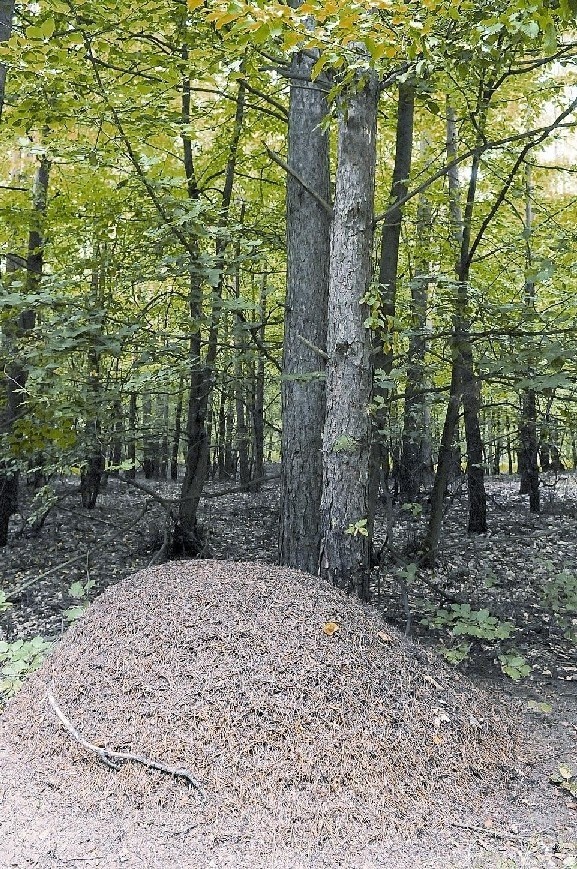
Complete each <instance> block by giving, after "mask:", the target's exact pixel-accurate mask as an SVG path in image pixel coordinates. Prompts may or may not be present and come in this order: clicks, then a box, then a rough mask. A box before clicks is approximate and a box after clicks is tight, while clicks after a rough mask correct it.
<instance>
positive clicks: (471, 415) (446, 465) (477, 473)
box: [422, 99, 487, 566]
mask: <svg viewBox="0 0 577 869" xmlns="http://www.w3.org/2000/svg"><path fill="white" fill-rule="evenodd" d="M482 109H483V111H482V113H481V116H480V119H479V121H478V135H479V136H482V135H483V130H484V126H485V121H486V106H483V107H482ZM456 156H457V126H456V119H455V113H454V110H453V107H452V106H451V105H450V102H449V100H448V99H447V157H448V159H449V162H454V160H455V158H456ZM479 161H480V157H479V155H476V156H475V157H473V161H472V165H471V171H470V177H469V186H468V191H467V199H466V204H465V212H464V213H463V211H462V209H461V203H460V184H459V174H458V169H457V166H456V165H454V166H453V168H452V169H451V170H450V171H449V172H448V173H447V178H448V183H449V211H450V219H451V227H452V235H453V242H454V247H455V250H456V251H457V257H456V262H455V273H456V279H457V280H456V283H457V287H456V294H455V308H454V314H453V340H452V352H453V365H452V372H451V386H450V389H449V401H448V405H447V411H446V415H445V422H444V426H443V435H442V440H441V445H440V448H439V458H438V463H437V472H436V475H435V482H434V485H433V492H432V495H431V513H430V516H429V524H428V528H427V533H426V536H425V540H424V543H423V547H422V561H423V563H424V564H428V565H429V566H433V565H434V563H435V558H436V553H437V548H438V544H439V539H440V533H441V524H442V516H443V501H444V497H445V492H446V488H447V483H448V481H449V475H450V472H451V465H452V452H453V450H452V446H453V442H454V440H455V436H456V434H457V432H458V423H459V410H460V406H461V402H462V403H463V412H464V418H465V436H466V440H467V483H468V493H469V524H468V530H469V532H472V533H481V534H482V533H484V532H486V530H487V507H486V495H485V487H484V474H483V443H482V439H481V430H480V425H479V409H480V390H479V382H478V380H477V378H476V376H475V372H474V360H473V349H472V345H471V337H470V325H469V321H468V315H467V308H468V304H469V278H470V269H471V256H470V241H471V222H472V218H473V209H474V205H475V196H476V190H477V177H478V170H479Z"/></svg>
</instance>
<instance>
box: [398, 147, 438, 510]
mask: <svg viewBox="0 0 577 869" xmlns="http://www.w3.org/2000/svg"><path fill="white" fill-rule="evenodd" d="M426 150H427V145H426V142H425V141H422V143H421V152H422V156H424V152H425V151H426ZM432 229H433V217H432V211H431V206H430V203H429V201H428V198H427V194H426V193H422V194H421V195H420V197H419V203H418V206H417V228H416V231H417V241H416V246H417V250H416V254H415V274H414V276H413V279H412V281H411V331H410V334H409V348H408V354H407V382H406V386H405V405H404V414H403V437H402V452H401V466H400V474H399V477H400V479H399V486H400V495H401V498H402V500H403V501H406V502H409V503H411V502H413V501H416V500H417V499H418V497H419V491H420V488H421V485H422V483H423V482H424V481H425V479H426V476H427V475H428V468H427V466H426V464H425V462H426V460H427V457H426V449H425V447H424V441H425V439H426V438H427V437H428V434H427V417H426V410H427V396H426V367H425V355H426V350H427V338H426V330H427V305H428V292H429V284H428V278H427V275H428V273H429V269H430V266H429V257H428V252H429V249H430V242H431V235H432Z"/></svg>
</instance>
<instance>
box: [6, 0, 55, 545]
mask: <svg viewBox="0 0 577 869" xmlns="http://www.w3.org/2000/svg"><path fill="white" fill-rule="evenodd" d="M5 6H6V4H4V7H5ZM5 11H6V9H5V8H4V9H3V7H2V5H0V41H2V34H3V33H7V34H8V35H7V36H6V37H5V38H8V37H9V31H6V29H4V30H2V29H1V28H2V17H1V16H2V14H3V12H5ZM12 11H13V7H12ZM10 23H11V19H10ZM0 69H1V67H0ZM0 83H1V82H0ZM2 93H3V92H2ZM2 93H0V96H1V95H2ZM0 108H1V103H0ZM49 178H50V163H49V161H48V159H47V158H46V157H45V156H43V157H41V158H40V160H39V163H38V166H37V169H36V174H35V177H34V186H33V191H32V222H31V225H30V230H29V233H28V250H27V256H26V261H25V263H24V262H23V261H22V259H21V258H20V257H10V256H8V257H7V258H6V260H7V261H6V274H7V278H9V276H10V274H11V273H15V272H16V271H18V270H19V269H21V268H22V266H23V265H25V266H26V291H27V292H28V293H34V292H37V291H38V289H39V287H40V282H41V280H42V268H43V264H44V220H45V216H46V202H47V197H48V182H49ZM35 324H36V316H35V313H34V311H33V310H32V309H30V310H24V311H22V312H21V313H20V314H19V316H18V317H17V318H15V319H14V320H13V321H10V320H9V321H7V322H6V323H5V325H4V327H3V330H2V332H3V337H4V339H5V341H6V344H7V350H8V364H7V366H6V371H5V375H6V379H5V407H4V408H3V410H2V411H1V412H0V433H9V432H12V431H13V429H14V426H15V425H16V424H17V423H18V420H19V419H20V418H21V416H22V415H23V413H24V402H25V396H24V388H25V386H26V380H27V378H28V371H27V369H26V366H25V365H24V364H23V362H22V360H21V359H20V358H19V353H20V348H19V347H18V342H19V340H20V339H21V338H22V337H23V336H25V335H26V333H27V332H30V331H32V329H34V326H35ZM18 478H19V474H18V471H17V469H16V468H15V467H11V466H10V464H9V463H6V462H2V463H1V464H0V546H6V544H7V542H8V525H9V522H10V517H11V516H12V515H13V514H14V513H15V512H16V510H17V509H18Z"/></svg>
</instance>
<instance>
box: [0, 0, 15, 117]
mask: <svg viewBox="0 0 577 869" xmlns="http://www.w3.org/2000/svg"><path fill="white" fill-rule="evenodd" d="M15 5H16V4H15V2H14V0H0V43H2V42H8V40H9V39H10V35H11V33H12V20H13V18H14V7H15ZM5 93H6V64H5V63H0V121H1V120H2V110H3V108H4V95H5Z"/></svg>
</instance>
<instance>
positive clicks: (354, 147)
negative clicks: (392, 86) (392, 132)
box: [320, 76, 378, 597]
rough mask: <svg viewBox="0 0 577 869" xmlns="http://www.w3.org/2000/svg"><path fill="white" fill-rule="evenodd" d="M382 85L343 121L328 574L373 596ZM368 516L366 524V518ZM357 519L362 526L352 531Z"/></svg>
mask: <svg viewBox="0 0 577 869" xmlns="http://www.w3.org/2000/svg"><path fill="white" fill-rule="evenodd" d="M377 102H378V86H377V82H376V79H375V78H374V77H373V76H370V77H369V78H368V80H367V81H366V83H365V84H363V85H359V90H358V91H357V92H355V93H353V94H351V95H350V96H349V98H348V101H347V105H346V111H345V112H343V114H342V116H341V118H340V122H339V138H338V152H337V153H338V166H337V175H336V192H335V208H334V220H333V226H332V232H331V265H330V278H329V316H328V332H327V353H328V362H327V386H326V395H327V409H326V420H325V427H324V432H323V491H322V499H321V522H322V529H321V552H320V570H321V574H322V575H323V576H324V577H326V578H327V579H329V580H330V581H331V582H333V583H334V584H335V585H338V586H340V587H341V588H345V589H347V590H350V591H352V590H355V591H356V592H357V593H358V594H360V595H361V597H367V596H368V576H369V554H370V536H369V533H368V527H367V523H368V520H369V515H368V509H369V453H370V423H369V402H370V398H371V380H372V378H371V374H372V372H371V344H370V336H369V333H368V331H367V329H366V327H365V325H364V324H365V321H366V319H367V316H368V308H367V305H366V304H365V303H364V302H363V298H364V297H365V295H366V293H367V290H368V289H369V286H370V281H371V275H372V262H371V254H372V242H373V207H374V182H375V161H376V119H377ZM359 522H362V523H364V526H365V527H364V531H365V533H364V534H363V533H362V530H361V529H360V527H359V525H358V523H359ZM351 526H357V529H358V530H357V533H350V531H351Z"/></svg>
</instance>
